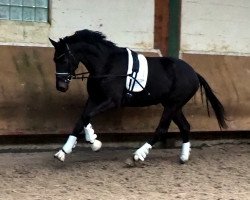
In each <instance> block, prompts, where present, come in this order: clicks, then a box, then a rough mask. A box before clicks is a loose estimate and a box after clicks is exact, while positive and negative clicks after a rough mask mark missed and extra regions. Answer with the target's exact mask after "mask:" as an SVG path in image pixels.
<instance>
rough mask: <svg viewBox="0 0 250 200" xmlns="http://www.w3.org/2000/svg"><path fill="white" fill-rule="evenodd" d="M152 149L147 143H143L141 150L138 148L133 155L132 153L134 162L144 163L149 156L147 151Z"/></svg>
mask: <svg viewBox="0 0 250 200" xmlns="http://www.w3.org/2000/svg"><path fill="white" fill-rule="evenodd" d="M150 149H152V146H151V145H150V144H148V143H145V144H144V145H143V146H142V147H141V148H139V149H138V150H137V151H136V152H135V153H134V160H135V161H138V160H141V161H144V160H145V158H146V157H147V155H148V154H149V150H150Z"/></svg>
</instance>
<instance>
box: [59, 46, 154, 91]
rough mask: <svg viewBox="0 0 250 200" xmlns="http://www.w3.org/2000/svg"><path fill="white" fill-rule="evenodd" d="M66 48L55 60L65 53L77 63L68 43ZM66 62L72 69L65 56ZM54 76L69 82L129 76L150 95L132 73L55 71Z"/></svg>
mask: <svg viewBox="0 0 250 200" xmlns="http://www.w3.org/2000/svg"><path fill="white" fill-rule="evenodd" d="M65 45H66V48H67V50H66V51H65V52H64V53H62V54H61V55H59V56H58V57H56V58H55V60H58V59H60V58H61V57H63V56H66V55H67V54H68V55H69V56H71V57H72V58H73V60H74V64H76V65H77V64H78V63H79V62H77V60H76V58H75V56H74V54H73V53H72V51H71V50H70V48H69V45H68V44H67V43H65ZM67 63H68V64H70V65H71V66H70V69H72V68H73V67H74V65H73V64H72V63H71V62H70V59H69V58H68V57H67ZM55 74H56V77H57V78H59V79H61V80H63V81H64V82H65V83H69V82H70V81H71V80H72V79H81V80H82V81H83V80H84V79H90V78H94V79H101V78H112V77H113V78H117V77H121V78H123V77H124V78H126V77H128V76H129V77H131V78H133V79H134V80H135V82H136V83H138V84H139V85H140V87H141V88H143V89H144V90H145V91H146V92H147V93H148V95H150V93H149V92H148V91H147V90H146V89H145V88H144V87H143V86H142V85H141V83H140V82H139V81H138V80H137V79H136V78H134V77H133V76H132V74H125V75H110V74H109V75H97V76H89V72H82V73H77V74H76V73H75V72H73V73H71V72H56V73H55Z"/></svg>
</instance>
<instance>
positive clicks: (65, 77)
mask: <svg viewBox="0 0 250 200" xmlns="http://www.w3.org/2000/svg"><path fill="white" fill-rule="evenodd" d="M65 45H66V48H67V50H66V51H65V52H64V53H62V54H61V55H59V56H58V57H56V58H55V60H58V59H60V58H61V57H63V56H67V55H69V56H70V57H72V58H73V60H74V64H72V62H70V59H69V57H67V64H68V65H70V69H71V70H72V68H73V67H74V65H77V64H78V62H77V60H76V58H75V56H74V55H73V53H72V51H71V50H70V48H69V45H68V44H67V43H65ZM55 74H56V77H57V78H59V79H61V80H63V81H64V82H65V83H69V82H70V81H71V79H82V80H83V79H84V78H88V76H85V75H86V74H89V72H83V73H79V74H75V72H73V73H72V72H56V73H55ZM79 76H81V77H79Z"/></svg>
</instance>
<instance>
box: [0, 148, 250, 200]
mask: <svg viewBox="0 0 250 200" xmlns="http://www.w3.org/2000/svg"><path fill="white" fill-rule="evenodd" d="M38 149H39V148H38ZM29 151H30V152H29ZM35 151H36V150H34V149H33V150H23V149H20V150H19V149H12V148H10V149H8V148H7V150H6V148H5V149H4V150H1V149H0V180H1V183H0V199H1V200H12V199H18V200H20V199H21V200H37V199H39V200H40V199H43V200H50V199H51V200H59V199H60V200H75V199H77V200H82V199H84V200H90V199H93V200H94V199H95V200H101V199H104V200H106V199H107V200H113V199H114V200H120V199H125V200H127V199H129V200H133V199H136V200H140V199H142V200H147V199H149V200H150V199H152V200H153V199H157V200H160V199H168V200H171V199H185V200H187V199H192V200H196V199H197V200H202V199H204V200H210V199H211V200H224V199H225V200H234V199H239V200H249V199H250V145H249V143H245V144H221V145H211V146H205V147H204V146H203V147H200V148H193V149H192V157H191V160H190V161H189V163H188V164H185V165H181V164H179V162H178V155H179V151H180V150H179V149H153V150H152V151H151V153H150V155H149V157H148V158H147V160H146V161H145V162H143V163H139V164H137V166H136V167H133V168H129V167H127V166H126V165H125V163H124V161H125V160H126V158H128V157H129V156H130V155H131V154H132V153H133V151H134V149H114V148H106V149H105V148H104V149H103V150H102V151H100V152H98V153H94V152H91V150H90V149H86V148H78V149H76V151H75V152H74V153H73V154H71V155H70V156H69V157H67V160H66V161H65V162H64V163H60V162H59V161H57V160H54V158H53V153H54V152H55V151H54V149H47V150H46V149H44V150H41V149H40V150H39V151H40V152H39V151H37V152H35Z"/></svg>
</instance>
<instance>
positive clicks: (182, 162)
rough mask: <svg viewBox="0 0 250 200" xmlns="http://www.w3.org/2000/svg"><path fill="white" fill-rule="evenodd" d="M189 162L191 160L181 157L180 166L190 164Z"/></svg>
mask: <svg viewBox="0 0 250 200" xmlns="http://www.w3.org/2000/svg"><path fill="white" fill-rule="evenodd" d="M188 160H189V159H186V158H182V157H180V164H185V163H187V162H188Z"/></svg>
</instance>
